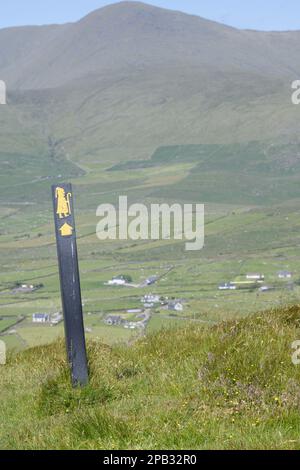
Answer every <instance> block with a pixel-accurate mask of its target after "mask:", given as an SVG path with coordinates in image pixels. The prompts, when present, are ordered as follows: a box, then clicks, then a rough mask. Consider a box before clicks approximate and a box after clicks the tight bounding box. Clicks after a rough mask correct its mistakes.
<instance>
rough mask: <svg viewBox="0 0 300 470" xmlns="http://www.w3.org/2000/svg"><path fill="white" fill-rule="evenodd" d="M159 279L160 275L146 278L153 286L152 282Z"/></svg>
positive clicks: (148, 284)
mask: <svg viewBox="0 0 300 470" xmlns="http://www.w3.org/2000/svg"><path fill="white" fill-rule="evenodd" d="M157 280H158V276H150V277H148V279H146V284H147V286H151V285H152V284H155V283H156V281H157Z"/></svg>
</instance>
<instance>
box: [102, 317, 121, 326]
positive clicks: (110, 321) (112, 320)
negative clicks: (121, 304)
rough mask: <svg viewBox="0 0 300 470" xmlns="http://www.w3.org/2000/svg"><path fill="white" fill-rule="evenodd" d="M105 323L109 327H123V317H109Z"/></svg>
mask: <svg viewBox="0 0 300 470" xmlns="http://www.w3.org/2000/svg"><path fill="white" fill-rule="evenodd" d="M105 323H106V325H109V326H116V325H121V323H122V317H120V316H119V315H109V316H108V317H106V318H105Z"/></svg>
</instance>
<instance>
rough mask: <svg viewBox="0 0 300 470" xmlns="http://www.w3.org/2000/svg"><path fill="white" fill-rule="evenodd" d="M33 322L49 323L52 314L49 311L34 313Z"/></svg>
mask: <svg viewBox="0 0 300 470" xmlns="http://www.w3.org/2000/svg"><path fill="white" fill-rule="evenodd" d="M32 322H33V323H49V322H50V315H49V314H48V313H34V314H33V315H32Z"/></svg>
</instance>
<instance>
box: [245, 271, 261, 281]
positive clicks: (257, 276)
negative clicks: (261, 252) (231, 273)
mask: <svg viewBox="0 0 300 470" xmlns="http://www.w3.org/2000/svg"><path fill="white" fill-rule="evenodd" d="M246 278H247V279H249V280H251V281H263V280H264V279H265V276H264V275H263V274H260V273H249V274H247V275H246Z"/></svg>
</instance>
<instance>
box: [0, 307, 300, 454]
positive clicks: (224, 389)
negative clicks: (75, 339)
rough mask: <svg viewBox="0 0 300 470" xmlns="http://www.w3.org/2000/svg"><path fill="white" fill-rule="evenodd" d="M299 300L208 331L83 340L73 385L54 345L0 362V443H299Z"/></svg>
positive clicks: (32, 445) (228, 445) (251, 445)
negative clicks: (124, 342)
mask: <svg viewBox="0 0 300 470" xmlns="http://www.w3.org/2000/svg"><path fill="white" fill-rule="evenodd" d="M299 337H300V306H293V307H286V308H282V309H277V310H272V311H267V312H265V313H262V314H260V315H256V316H252V317H249V318H248V319H246V320H241V321H235V322H228V323H222V324H220V325H218V326H215V327H210V328H208V327H200V326H195V325H193V326H191V327H187V328H173V329H168V330H164V331H161V332H159V333H154V334H152V335H150V336H148V337H147V338H144V339H141V340H139V341H137V342H136V343H134V344H133V345H131V346H130V347H129V346H114V347H113V348H110V347H108V346H103V345H101V344H99V343H94V342H89V345H88V349H89V361H90V374H91V381H90V385H89V386H88V387H87V388H85V389H82V390H72V389H71V388H70V386H69V378H68V373H67V371H66V364H65V360H64V358H65V353H64V347H63V343H62V342H58V343H55V344H53V345H51V346H48V347H42V348H35V349H32V350H28V351H27V352H25V353H23V354H22V355H19V356H16V357H10V358H9V361H8V364H7V365H6V366H4V367H2V368H1V374H0V387H1V402H0V447H1V448H2V449H9V448H17V449H41V448H42V449H45V448H51V449H55V448H62V449H73V448H76V449H77V448H78V449H116V448H122V449H128V448H130V449H132V448H134V449H143V448H153V449H160V448H167V449H183V448H185V449H187V448H197V449H212V448H214V449H242V448H243V449H270V448H272V449H300V439H299V431H300V417H299V416H300V415H299V410H300V388H299V381H300V367H299V366H298V367H297V366H294V365H293V364H292V361H291V354H292V349H291V343H292V342H293V341H295V340H296V339H299Z"/></svg>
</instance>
